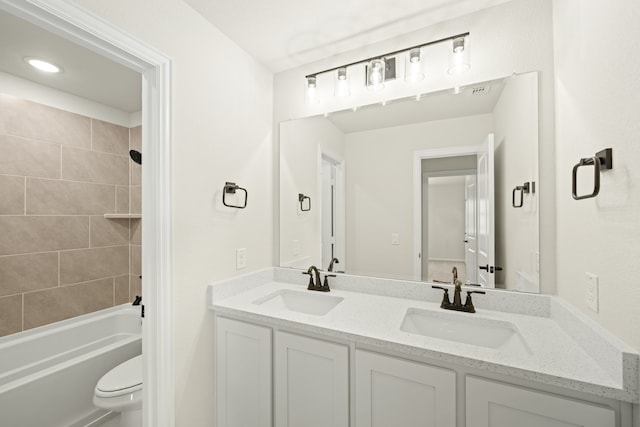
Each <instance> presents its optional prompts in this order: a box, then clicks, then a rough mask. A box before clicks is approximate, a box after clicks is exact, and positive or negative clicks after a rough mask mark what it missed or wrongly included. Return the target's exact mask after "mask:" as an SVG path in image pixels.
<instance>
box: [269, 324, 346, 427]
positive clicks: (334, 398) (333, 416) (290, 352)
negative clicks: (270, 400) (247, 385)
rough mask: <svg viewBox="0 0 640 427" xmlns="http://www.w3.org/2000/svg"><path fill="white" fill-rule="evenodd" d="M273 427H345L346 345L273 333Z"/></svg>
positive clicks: (283, 333) (284, 333)
mask: <svg viewBox="0 0 640 427" xmlns="http://www.w3.org/2000/svg"><path fill="white" fill-rule="evenodd" d="M274 378H275V408H276V410H275V415H276V417H275V419H276V427H329V426H331V427H348V426H349V348H348V347H347V346H345V345H341V344H335V343H330V342H326V341H322V340H317V339H313V338H307V337H302V336H299V335H294V334H289V333H286V332H276V336H275V363H274Z"/></svg>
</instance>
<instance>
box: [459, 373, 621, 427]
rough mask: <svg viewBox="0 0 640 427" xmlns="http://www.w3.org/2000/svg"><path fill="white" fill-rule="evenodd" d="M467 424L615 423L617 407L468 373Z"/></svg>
mask: <svg viewBox="0 0 640 427" xmlns="http://www.w3.org/2000/svg"><path fill="white" fill-rule="evenodd" d="M466 419H467V425H466V427H514V426H518V427H575V426H581V427H615V425H616V414H615V411H614V410H613V409H611V408H608V407H603V406H598V405H595V404H592V403H589V402H584V401H578V400H573V399H569V398H565V397H561V396H557V395H554V394H549V393H544V392H541V391H537V390H536V391H534V390H530V389H525V388H521V387H516V386H512V385H508V384H503V383H498V382H493V381H488V380H484V379H480V378H475V377H472V376H468V377H467V378H466Z"/></svg>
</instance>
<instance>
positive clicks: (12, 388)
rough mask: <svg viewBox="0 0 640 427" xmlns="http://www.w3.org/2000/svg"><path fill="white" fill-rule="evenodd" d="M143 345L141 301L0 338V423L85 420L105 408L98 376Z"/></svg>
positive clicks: (33, 426)
mask: <svg viewBox="0 0 640 427" xmlns="http://www.w3.org/2000/svg"><path fill="white" fill-rule="evenodd" d="M141 351H142V339H141V322H140V309H139V307H132V306H131V305H128V304H127V305H122V306H118V307H114V308H110V309H107V310H103V311H99V312H96V313H91V314H87V315H84V316H79V317H75V318H73V319H68V320H63V321H61V322H56V323H53V324H50V325H47V326H42V327H40V328H35V329H31V330H29V331H25V332H20V333H17V334H14V335H9V336H6V337H2V338H0V426H2V427H57V426H64V427H67V426H74V427H75V426H83V425H87V424H89V423H90V422H91V421H93V420H95V419H97V418H99V417H100V416H102V415H104V414H105V411H102V410H99V409H97V408H95V407H94V406H93V404H92V398H93V389H94V387H95V385H96V383H97V382H98V380H99V379H100V378H101V377H102V375H104V374H105V373H106V372H107V371H109V370H110V369H111V368H113V367H114V366H116V365H118V364H119V363H121V362H124V361H125V360H127V359H130V358H132V357H134V356H136V355H138V354H140V353H141Z"/></svg>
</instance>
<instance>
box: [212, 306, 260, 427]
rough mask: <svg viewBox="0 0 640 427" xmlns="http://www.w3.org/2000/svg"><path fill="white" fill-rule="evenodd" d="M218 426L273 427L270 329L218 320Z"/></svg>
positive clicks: (216, 363) (216, 379)
mask: <svg viewBox="0 0 640 427" xmlns="http://www.w3.org/2000/svg"><path fill="white" fill-rule="evenodd" d="M215 365H216V378H215V382H216V426H217V427H240V426H251V427H271V329H270V328H265V327H262V326H256V325H251V324H248V323H244V322H238V321H235V320H230V319H225V318H222V317H218V318H217V319H216V362H215Z"/></svg>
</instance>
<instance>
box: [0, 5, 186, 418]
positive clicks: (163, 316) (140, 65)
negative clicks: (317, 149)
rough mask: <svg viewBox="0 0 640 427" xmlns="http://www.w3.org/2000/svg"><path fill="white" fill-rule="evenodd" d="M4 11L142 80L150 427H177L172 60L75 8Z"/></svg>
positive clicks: (34, 7)
mask: <svg viewBox="0 0 640 427" xmlns="http://www.w3.org/2000/svg"><path fill="white" fill-rule="evenodd" d="M0 9H1V10H3V11H5V12H7V13H10V14H12V15H14V16H17V17H19V18H21V19H24V20H26V21H28V22H30V23H32V24H35V25H37V26H39V27H41V28H43V29H45V30H48V31H50V32H52V33H54V34H57V35H59V36H61V37H63V38H66V39H67V40H70V41H72V42H74V43H76V44H78V45H80V46H83V47H85V48H87V49H89V50H91V51H93V52H95V53H98V54H100V55H102V56H104V57H106V58H109V59H111V60H113V61H115V62H117V63H119V64H121V65H124V66H126V67H128V68H130V69H132V70H134V71H136V72H138V73H140V74H141V76H142V129H143V131H142V151H143V152H144V153H145V165H144V166H145V167H144V168H142V182H143V191H142V212H143V213H144V221H143V223H142V248H143V249H142V274H143V275H144V277H145V280H144V281H143V283H142V293H143V295H144V303H145V306H146V311H145V318H144V322H143V327H142V357H143V366H144V369H143V377H142V378H143V382H144V385H145V386H144V388H143V400H144V405H143V420H144V426H145V427H151V426H153V427H173V426H174V425H175V378H174V351H173V348H174V334H173V325H174V321H173V285H172V263H173V261H172V254H171V248H172V215H171V200H172V193H171V180H172V176H171V132H172V126H171V124H172V115H171V58H169V57H168V56H166V55H164V54H163V53H161V52H159V51H157V50H155V49H154V48H152V47H150V46H149V45H147V44H146V43H144V42H142V41H140V40H138V39H137V38H135V37H134V36H132V35H130V34H128V33H125V32H124V31H122V30H121V29H119V28H118V27H116V26H115V25H113V24H111V23H109V22H107V21H106V20H104V19H102V18H100V17H98V16H96V15H95V14H93V13H91V12H89V11H87V10H85V9H84V8H82V7H80V6H78V5H77V4H75V3H72V2H71V1H69V0H0ZM152 141H153V143H152ZM151 284H153V286H152V285H151Z"/></svg>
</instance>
